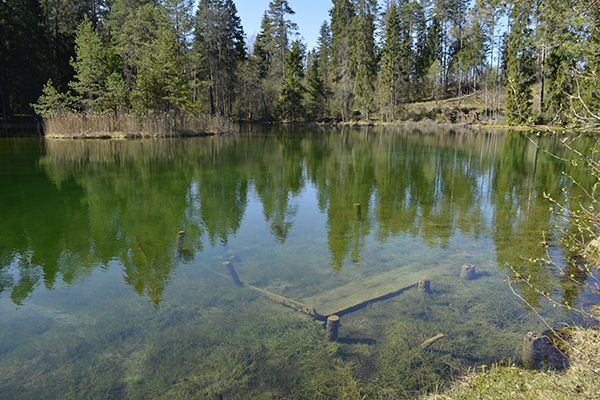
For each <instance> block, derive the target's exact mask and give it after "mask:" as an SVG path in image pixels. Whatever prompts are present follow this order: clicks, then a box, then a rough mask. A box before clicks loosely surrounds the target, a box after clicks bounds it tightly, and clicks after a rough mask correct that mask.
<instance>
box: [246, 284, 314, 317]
mask: <svg viewBox="0 0 600 400" xmlns="http://www.w3.org/2000/svg"><path fill="white" fill-rule="evenodd" d="M244 286H245V287H247V288H248V289H252V290H254V291H255V292H257V293H259V294H260V295H262V296H263V297H266V298H267V299H269V300H271V301H274V302H275V303H278V304H281V305H284V306H286V307H288V308H291V309H292V310H295V311H298V312H301V313H302V314H306V315H309V316H311V317H313V318H315V319H319V320H325V317H324V316H323V315H321V314H319V313H318V312H317V310H316V309H315V308H314V307H313V306H309V305H308V304H304V303H300V302H299V301H296V300H292V299H289V298H287V297H284V296H281V295H279V294H276V293H273V292H269V291H268V290H265V289H261V288H258V287H256V286H252V285H248V284H246V285H244Z"/></svg>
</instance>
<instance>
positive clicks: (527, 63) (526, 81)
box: [505, 6, 533, 125]
mask: <svg viewBox="0 0 600 400" xmlns="http://www.w3.org/2000/svg"><path fill="white" fill-rule="evenodd" d="M511 21H512V22H511V28H510V35H509V37H508V43H507V48H506V75H507V82H506V92H507V93H506V103H505V111H506V119H507V121H508V123H509V124H511V125H518V124H526V123H530V122H531V121H532V117H533V111H532V98H533V95H532V92H531V90H532V84H533V55H532V50H531V43H530V41H531V30H530V29H529V28H528V25H529V11H528V10H527V9H526V8H525V7H520V6H514V8H513V10H512V12H511Z"/></svg>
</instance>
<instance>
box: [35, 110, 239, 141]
mask: <svg viewBox="0 0 600 400" xmlns="http://www.w3.org/2000/svg"><path fill="white" fill-rule="evenodd" d="M236 130H237V126H236V124H235V123H234V122H233V121H231V120H230V119H227V118H225V117H220V116H211V115H199V116H196V115H192V114H185V113H173V114H157V115H145V116H142V115H134V114H114V113H110V114H98V115H87V114H79V113H67V114H61V115H54V116H51V117H47V118H44V132H45V136H46V137H47V138H54V139H102V138H141V137H182V136H210V135H220V134H225V133H231V132H235V131H236Z"/></svg>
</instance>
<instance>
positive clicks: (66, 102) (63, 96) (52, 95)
mask: <svg viewBox="0 0 600 400" xmlns="http://www.w3.org/2000/svg"><path fill="white" fill-rule="evenodd" d="M73 105H74V104H73V98H72V97H71V96H70V95H69V94H68V93H61V92H59V91H58V90H56V88H55V87H54V85H53V84H52V80H49V81H48V82H47V83H46V84H45V85H44V89H43V90H42V95H41V96H40V97H39V99H38V101H37V103H35V104H33V105H32V106H33V109H34V110H35V112H36V114H38V115H41V116H42V117H52V116H56V115H60V114H62V113H65V112H69V111H71V110H73Z"/></svg>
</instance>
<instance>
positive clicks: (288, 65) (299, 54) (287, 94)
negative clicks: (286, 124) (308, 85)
mask: <svg viewBox="0 0 600 400" xmlns="http://www.w3.org/2000/svg"><path fill="white" fill-rule="evenodd" d="M303 60H304V46H303V45H302V43H300V41H298V40H296V41H294V42H293V43H292V46H291V49H290V51H289V53H288V55H287V56H286V58H285V74H284V79H283V83H282V86H281V94H280V95H279V102H278V104H277V111H278V115H279V116H280V118H281V119H283V120H288V121H295V120H300V119H303V118H304V116H305V109H304V103H303V98H304V91H305V89H304V87H303V85H302V80H303V79H304V67H303Z"/></svg>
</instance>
